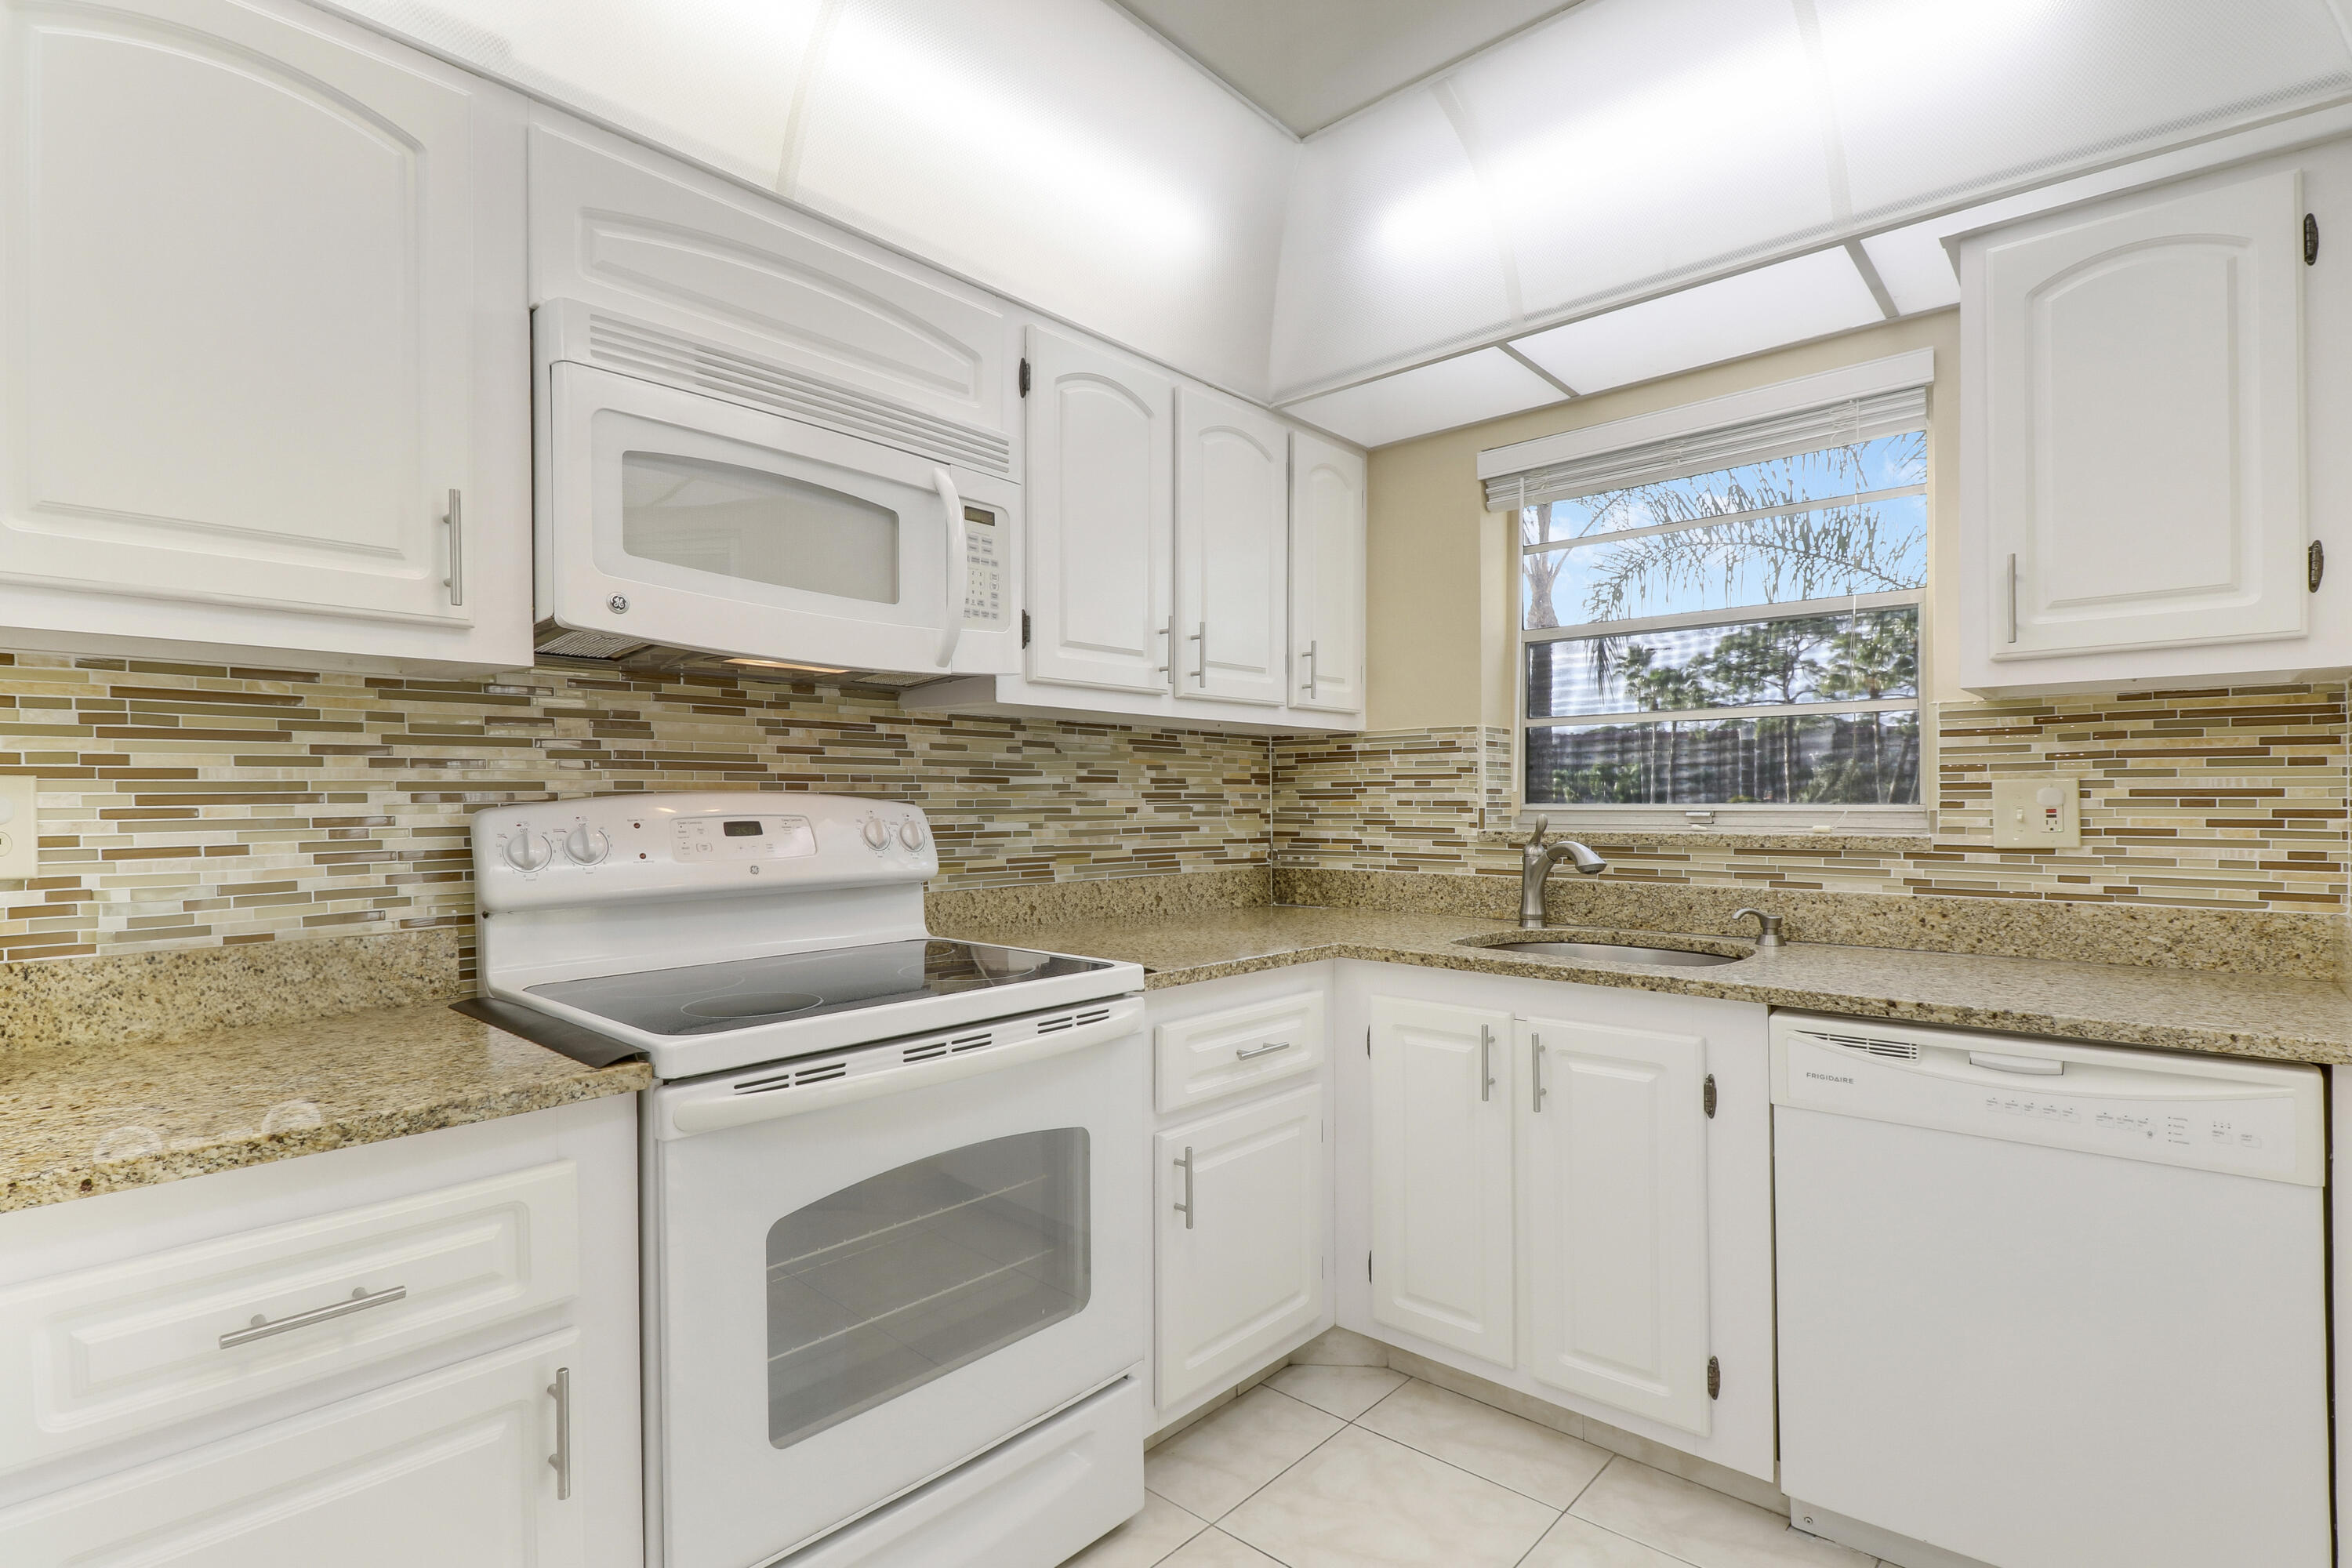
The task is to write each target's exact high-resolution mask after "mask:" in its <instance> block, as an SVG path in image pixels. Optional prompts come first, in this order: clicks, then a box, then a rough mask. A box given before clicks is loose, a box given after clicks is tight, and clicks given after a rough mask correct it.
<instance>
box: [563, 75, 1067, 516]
mask: <svg viewBox="0 0 2352 1568" xmlns="http://www.w3.org/2000/svg"><path fill="white" fill-rule="evenodd" d="M530 237H531V262H530V266H531V279H530V297H531V302H532V303H533V304H534V305H537V304H542V303H544V302H546V301H547V300H565V299H570V300H583V301H585V302H586V303H587V304H588V305H590V306H591V307H592V308H593V310H595V311H597V312H598V317H599V324H600V325H602V326H604V329H605V330H604V331H603V332H602V334H601V341H600V342H599V346H598V352H599V355H600V358H599V360H598V363H604V364H606V366H607V368H610V369H613V370H617V371H620V372H622V373H623V374H628V373H630V372H631V370H632V369H633V368H634V369H635V371H636V372H637V374H646V372H648V371H650V372H653V373H655V374H658V375H660V377H661V378H662V379H664V380H667V381H670V382H673V383H675V384H679V385H687V386H694V387H697V388H698V389H699V390H701V391H704V392H707V393H709V395H712V396H714V397H724V398H730V399H731V400H734V401H737V402H742V403H746V404H749V405H752V406H756V407H760V408H764V409H766V410H768V411H769V412H771V413H778V414H782V415H784V416H787V417H790V418H794V419H802V420H807V421H810V422H813V423H815V424H820V425H828V426H833V427H834V428H836V429H840V430H844V431H845V432H847V433H848V434H850V435H854V436H862V437H866V438H867V439H870V440H877V441H881V442H884V443H886V444H888V445H891V446H897V447H902V448H904V449H906V450H908V451H912V452H917V453H919V454H921V455H923V456H926V457H929V458H935V459H938V460H940V461H943V462H948V463H952V464H958V465H961V466H963V467H966V468H972V469H974V470H975V471H978V472H981V473H986V474H992V475H996V476H999V477H1003V478H1010V479H1019V478H1020V477H1021V460H1020V458H1021V454H1020V440H1019V437H1020V429H1019V424H1020V416H1019V411H1018V408H1017V406H1016V405H1017V403H1018V401H1019V394H1018V392H1017V390H1016V388H1015V387H1014V385H1013V366H1014V362H1015V360H1016V359H1017V357H1018V355H1019V352H1020V350H1019V332H1018V328H1017V325H1016V323H1015V321H1014V319H1013V315H1012V313H1011V311H1010V310H1009V309H1008V308H1007V307H1006V305H1005V304H1004V302H1003V300H998V299H996V298H995V297H994V296H993V295H990V294H986V293H983V292H982V291H981V290H980V289H973V288H970V287H968V286H966V285H964V284H961V283H958V282H956V281H955V280H954V279H950V278H948V277H946V276H945V275H943V274H940V273H937V272H934V271H932V270H931V269H930V268H927V267H924V266H922V265H920V264H919V263H917V262H913V261H909V260H908V259H907V258H904V257H902V256H899V255H898V254H896V253H895V252H892V251H888V250H885V249H884V248H882V247H880V246H877V245H871V244H868V243H866V241H863V240H860V239H857V238H856V237H852V236H850V235H847V234H845V233H843V232H842V231H841V230H839V229H836V228H834V227H833V226H830V225H828V224H824V223H820V222H818V221H816V220H815V219H813V218H810V217H807V216H803V215H802V214H800V213H798V212H795V211H794V210H793V209H792V208H790V207H788V206H785V205H783V204H782V202H779V201H774V200H771V199H768V198H765V197H762V196H760V195H754V194H753V193H751V192H749V191H746V190H743V189H742V188H741V187H740V186H737V185H733V184H729V183H728V182H726V181H724V180H720V179H718V178H716V177H714V176H712V175H709V174H703V173H702V172H700V171H699V170H696V169H691V168H688V167H687V166H686V165H685V164H683V163H678V162H677V161H676V160H674V159H670V158H666V157H664V156H662V155H661V154H659V153H651V152H647V151H646V149H644V148H641V147H638V146H636V145H635V144H634V143H632V142H625V141H623V140H621V139H620V138H618V137H616V136H611V135H607V134H605V133H604V132H600V131H597V130H594V129H593V128H592V127H589V126H586V125H583V124H581V123H580V122H579V121H574V120H572V119H571V118H570V117H569V116H566V115H563V114H560V113H558V112H556V111H555V110H548V109H538V110H533V111H532V115H531V127H530ZM710 345H715V346H717V347H719V348H720V349H725V350H731V351H733V354H740V355H742V356H744V357H743V358H741V359H737V358H735V357H733V354H728V353H710V352H709V346H710Z"/></svg>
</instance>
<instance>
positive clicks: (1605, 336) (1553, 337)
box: [1512, 247, 1885, 393]
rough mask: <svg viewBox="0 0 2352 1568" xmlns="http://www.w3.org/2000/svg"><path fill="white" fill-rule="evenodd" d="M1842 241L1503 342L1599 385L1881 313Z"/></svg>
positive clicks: (1594, 387)
mask: <svg viewBox="0 0 2352 1568" xmlns="http://www.w3.org/2000/svg"><path fill="white" fill-rule="evenodd" d="M1884 320H1885V312H1884V311H1882V310H1879V308H1878V302H1877V301H1876V300H1873V299H1872V298H1871V297H1870V289H1869V286H1868V285H1867V284H1865V283H1864V282H1863V280H1862V274H1861V273H1860V272H1858V271H1856V270H1855V269H1854V265H1853V260H1852V259H1851V258H1848V257H1847V255H1846V253H1845V251H1844V249H1843V247H1841V248H1839V249H1836V250H1824V251H1821V252H1818V253H1816V254H1814V255H1811V256H1801V257H1799V258H1797V259H1795V260H1793V261H1783V262H1780V263H1778V264H1777V265H1775V266H1771V267H1763V268H1758V269H1757V270H1755V271H1753V272H1743V273H1741V274H1739V275H1738V277H1735V278H1726V279H1723V280H1722V281H1720V282H1717V283H1707V284H1703V285H1701V286H1700V287H1698V288H1696V289H1685V290H1683V291H1682V292H1681V293H1679V294H1669V295H1667V296H1666V297H1665V298H1664V299H1663V300H1649V301H1647V302H1646V303H1643V304H1640V305H1629V306H1627V307H1626V308H1625V309H1623V310H1612V311H1610V312H1609V313H1608V314H1607V315H1605V316H1594V317H1591V318H1590V319H1589V320H1586V321H1572V322H1570V324H1569V325H1567V326H1565V327H1555V328H1553V329H1552V330H1551V331H1548V332H1538V333H1537V334H1536V335H1535V336H1534V337H1531V338H1521V339H1520V340H1519V341H1518V342H1517V343H1515V344H1513V345H1512V346H1513V347H1515V348H1517V350H1518V351H1519V352H1520V353H1523V354H1525V355H1527V356H1528V358H1529V359H1531V360H1533V361H1535V362H1536V363H1538V364H1539V365H1541V366H1543V367H1544V369H1546V370H1548V371H1549V372H1550V373H1551V374H1554V375H1556V376H1558V377H1559V379H1560V380H1562V381H1564V382H1566V383H1567V384H1569V385H1570V386H1572V387H1574V388H1576V390H1577V391H1578V392H1579V393H1587V392H1600V391H1602V390H1604V389H1606V388H1608V387H1612V386H1623V385H1625V384H1627V383H1629V382H1635V381H1648V380H1651V379H1652V378H1654V377H1656V376H1661V375H1672V374H1675V372H1676V371H1684V370H1694V369H1696V368H1697V367H1698V366H1700V365H1703V364H1715V363H1719V362H1721V361H1723V360H1727V359H1738V358H1739V357H1740V356H1741V355H1743V354H1752V353H1760V352H1761V351H1763V350H1765V349H1769V348H1777V347H1779V346H1780V344H1782V343H1793V342H1803V341H1804V340H1805V339H1807V338H1818V337H1824V336H1827V335H1828V334H1829V333H1831V332H1842V331H1849V330H1851V329H1852V328H1854V327H1864V326H1868V325H1869V324H1870V323H1871V322H1873V321H1884Z"/></svg>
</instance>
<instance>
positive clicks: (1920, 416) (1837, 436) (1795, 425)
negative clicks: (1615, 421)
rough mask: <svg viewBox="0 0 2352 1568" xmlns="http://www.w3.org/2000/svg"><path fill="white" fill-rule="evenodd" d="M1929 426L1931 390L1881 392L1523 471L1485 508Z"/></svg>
mask: <svg viewBox="0 0 2352 1568" xmlns="http://www.w3.org/2000/svg"><path fill="white" fill-rule="evenodd" d="M1925 426H1927V388H1926V387H1924V386H1915V387H1911V388H1909V389H1908V390H1906V391H1902V392H1882V393H1879V394H1877V395H1874V396H1871V397H1858V398H1852V399H1849V400H1847V401H1845V402H1843V403H1834V404H1831V405H1828V406H1826V407H1820V408H1807V409H1801V410H1799V411H1798V412H1796V413H1793V414H1783V415H1779V416H1775V417H1772V418H1769V419H1759V420H1755V421H1752V422H1750V423H1748V424H1745V425H1732V426H1724V427H1722V428H1719V429H1714V430H1701V431H1695V432H1693V433H1692V434H1690V435H1687V436H1671V437H1666V438H1665V439H1664V440H1660V441H1652V442H1648V443H1646V444H1644V445H1643V446H1639V447H1624V448H1622V449H1621V450H1618V451H1613V452H1595V453H1593V454H1592V455H1591V456H1590V457H1586V458H1572V459H1570V460H1569V461H1566V462H1559V463H1551V464H1548V465H1546V466H1545V467H1543V468H1528V469H1523V470H1521V471H1520V472H1518V473H1516V474H1505V475H1500V476H1497V477H1496V478H1494V479H1488V480H1487V481H1486V510H1489V511H1502V510H1510V509H1515V508H1518V507H1523V506H1538V505H1540V504H1542V503H1543V502H1545V501H1553V500H1572V499H1573V498H1575V497H1577V496H1589V495H1593V494H1596V493H1598V492H1600V491H1601V490H1616V489H1625V488H1627V487H1628V486H1631V485H1645V484H1660V483H1663V482H1664V481H1665V480H1668V479H1687V478H1689V477H1690V476H1691V475H1693V474H1706V473H1713V472H1714V471H1715V470H1717V469H1718V468H1738V467H1739V466H1740V465H1742V464H1744V463H1761V462H1766V461H1769V459H1771V458H1787V457H1792V456H1794V455H1795V454H1797V453H1799V452H1811V451H1817V450H1819V449H1820V448H1821V447H1835V446H1857V445H1859V444H1861V443H1862V442H1864V441H1868V440H1873V439H1874V438H1876V437H1880V436H1895V435H1899V434H1901V433H1902V432H1903V431H1906V430H1918V429H1922V428H1924V427H1925Z"/></svg>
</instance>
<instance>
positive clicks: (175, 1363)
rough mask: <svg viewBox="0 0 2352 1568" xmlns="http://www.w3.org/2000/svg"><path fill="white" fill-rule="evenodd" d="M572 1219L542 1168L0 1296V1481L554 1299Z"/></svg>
mask: <svg viewBox="0 0 2352 1568" xmlns="http://www.w3.org/2000/svg"><path fill="white" fill-rule="evenodd" d="M579 1206H580V1205H579V1186H578V1179H577V1172H576V1170H575V1168H574V1166H573V1164H572V1162H571V1161H569V1160H556V1161H551V1162H549V1163H546V1164H542V1165H537V1166H533V1167H531V1168H530V1169H528V1170H523V1171H516V1172H513V1173H509V1174H504V1175H499V1176H492V1177H487V1178H484V1179H482V1180H479V1181H474V1182H467V1183H464V1184H459V1185H456V1186H448V1187H439V1188H436V1189H433V1190H431V1191H428V1192H423V1193H417V1194H412V1195H410V1196H407V1197H404V1198H398V1199H394V1200H392V1201H389V1202H386V1203H381V1204H371V1205H365V1206H363V1207H360V1208H347V1209H339V1210H335V1211H332V1212H331V1213H327V1214H322V1215H312V1216H310V1217H309V1218H306V1219H299V1220H293V1221H289V1222H287V1223H285V1224H282V1225H274V1226H265V1227H263V1228H260V1229H257V1230H248V1231H242V1232H238V1233H236V1234H232V1235H228V1236H223V1237H215V1238H214V1239H213V1240H210V1241H204V1242H198V1243H194V1244H193V1245H190V1246H187V1247H174V1248H173V1249H172V1250H170V1251H167V1252H163V1253H154V1254H150V1255H148V1256H146V1257H143V1258H128V1259H125V1260H123V1261H121V1262H119V1263H112V1264H108V1265H106V1266H104V1267H102V1268H88V1269H81V1270H78V1271H76V1272H73V1273H69V1274H60V1275H55V1276H52V1277H51V1278H49V1279H37V1280H33V1281H30V1282H28V1283H26V1284H23V1285H18V1286H15V1287H12V1288H10V1289H6V1290H5V1291H0V1473H5V1471H8V1470H13V1469H17V1468H23V1467H25V1466H26V1465H30V1464H34V1463H37V1462H40V1461H44V1460H47V1459H52V1458H58V1456H61V1455H65V1454H70V1453H75V1452H78V1451H79V1450H82V1449H85V1448H89V1447H96V1446H98V1445H100V1444H105V1443H110V1442H115V1441H119V1440H121V1439H122V1438H125V1437H128V1436H134V1435H137V1434H140V1433H144V1432H149V1431H152V1430H155V1429H157V1428H159V1427H163V1426H169V1425H171V1424H172V1423H173V1422H176V1421H181V1420H184V1419H186V1418H188V1417H190V1416H194V1415H202V1414H205V1413H206V1412H210V1411H215V1410H220V1409H223V1408H226V1407H227V1406H230V1405H237V1404H240V1403H242V1402H244V1401H247V1400H250V1399H254V1398H257V1397H260V1396H262V1395H265V1394H275V1393H278V1391H280V1390H284V1389H288V1388H292V1387H296V1386H299V1385H300V1384H305V1383H309V1382H311V1381H314V1380H316V1379H320V1378H323V1377H326V1376H329V1375H331V1374H333V1373H341V1372H344V1371H347V1370H349V1369H351V1368H353V1367H358V1366H364V1365H366V1364H367V1363H371V1362H376V1361H382V1360H383V1359H385V1358H387V1357H390V1356H393V1355H395V1354H400V1353H403V1352H409V1351H414V1350H416V1349H418V1348H420V1347H425V1346H429V1345H432V1344H434V1343H436V1342H441V1341H446V1340H453V1339H456V1338H457V1337H458V1336H459V1335H462V1334H467V1333H470V1332H472V1331H476V1330H478V1329H481V1328H484V1327H486V1326H488V1325H491V1324H495V1323H498V1322H500V1321H505V1320H508V1319H512V1318H518V1317H520V1316H522V1315H524V1314H525V1313H529V1312H532V1311H535V1310H539V1309H541V1308H543V1307H546V1306H549V1305H550V1304H551V1303H555V1302H560V1301H562V1300H568V1299H570V1298H571V1297H572V1296H574V1295H575V1294H577V1293H578V1290H579V1276H580V1259H579V1251H580V1244H579ZM338 1309H340V1310H338Z"/></svg>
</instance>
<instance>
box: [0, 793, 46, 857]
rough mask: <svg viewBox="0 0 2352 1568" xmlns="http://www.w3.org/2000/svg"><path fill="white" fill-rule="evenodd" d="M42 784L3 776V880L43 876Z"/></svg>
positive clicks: (0, 805) (0, 798)
mask: <svg viewBox="0 0 2352 1568" xmlns="http://www.w3.org/2000/svg"><path fill="white" fill-rule="evenodd" d="M40 802H41V781H40V780H38V779H35V778H26V777H25V776H24V775H23V774H21V773H0V880H8V879H16V878H24V877H37V876H39V875H40V874H41V851H40V842H41V826H40V819H41V808H40Z"/></svg>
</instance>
